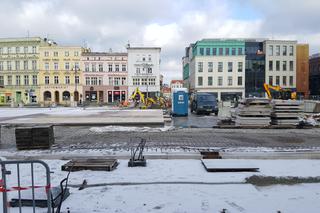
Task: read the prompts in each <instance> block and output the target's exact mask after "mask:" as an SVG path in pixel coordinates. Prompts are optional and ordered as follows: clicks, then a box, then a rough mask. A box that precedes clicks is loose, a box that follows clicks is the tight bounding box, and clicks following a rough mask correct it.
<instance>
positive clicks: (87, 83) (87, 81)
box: [86, 77, 90, 85]
mask: <svg viewBox="0 0 320 213" xmlns="http://www.w3.org/2000/svg"><path fill="white" fill-rule="evenodd" d="M86 85H90V77H86Z"/></svg>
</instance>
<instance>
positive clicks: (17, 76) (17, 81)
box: [16, 75, 21, 85]
mask: <svg viewBox="0 0 320 213" xmlns="http://www.w3.org/2000/svg"><path fill="white" fill-rule="evenodd" d="M20 84H21V80H20V75H16V85H20Z"/></svg>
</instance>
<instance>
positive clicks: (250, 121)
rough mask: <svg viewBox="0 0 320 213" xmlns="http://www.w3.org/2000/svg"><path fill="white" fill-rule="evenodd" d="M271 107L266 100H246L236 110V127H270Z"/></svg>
mask: <svg viewBox="0 0 320 213" xmlns="http://www.w3.org/2000/svg"><path fill="white" fill-rule="evenodd" d="M270 114H271V106H270V101H269V99H266V98H246V99H243V100H242V101H240V104H239V106H238V108H237V110H236V119H235V125H236V126H239V127H245V126H248V127H263V126H269V125H270V121H271V119H270Z"/></svg>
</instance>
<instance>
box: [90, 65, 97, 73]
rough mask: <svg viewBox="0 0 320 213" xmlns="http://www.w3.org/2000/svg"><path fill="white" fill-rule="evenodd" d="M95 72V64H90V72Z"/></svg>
mask: <svg viewBox="0 0 320 213" xmlns="http://www.w3.org/2000/svg"><path fill="white" fill-rule="evenodd" d="M95 71H96V64H91V72H95Z"/></svg>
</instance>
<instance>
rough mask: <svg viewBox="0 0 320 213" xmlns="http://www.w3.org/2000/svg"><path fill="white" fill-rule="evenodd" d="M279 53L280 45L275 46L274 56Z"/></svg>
mask: <svg viewBox="0 0 320 213" xmlns="http://www.w3.org/2000/svg"><path fill="white" fill-rule="evenodd" d="M279 55H280V45H277V46H276V56H279Z"/></svg>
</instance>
